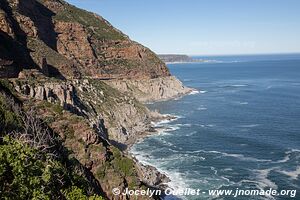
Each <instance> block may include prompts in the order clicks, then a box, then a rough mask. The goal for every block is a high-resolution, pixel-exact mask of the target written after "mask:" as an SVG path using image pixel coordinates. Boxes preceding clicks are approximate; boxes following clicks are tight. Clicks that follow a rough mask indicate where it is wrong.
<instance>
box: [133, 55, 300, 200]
mask: <svg viewBox="0 0 300 200" xmlns="http://www.w3.org/2000/svg"><path fill="white" fill-rule="evenodd" d="M197 58H203V59H210V60H213V61H217V62H211V63H189V64H172V65H169V68H170V70H171V72H172V74H173V75H175V76H177V77H178V78H179V79H180V80H181V81H182V82H183V83H184V84H185V85H186V86H189V87H193V88H195V89H197V90H198V91H199V92H198V93H194V94H192V95H188V96H185V97H183V98H179V99H176V100H171V101H166V102H159V103H154V104H149V105H148V106H149V108H150V109H153V110H154V109H157V110H159V111H160V112H161V113H164V114H172V115H176V116H178V119H177V120H174V121H169V122H167V121H164V122H161V123H157V124H155V126H157V127H161V128H163V130H162V131H160V132H159V133H158V134H157V135H152V136H149V137H147V138H146V139H144V140H143V141H141V142H139V143H137V144H135V145H134V146H133V148H132V149H131V152H132V153H133V155H134V156H135V157H136V158H137V159H138V160H140V161H141V162H142V163H144V164H149V165H152V166H155V167H156V168H158V169H159V170H160V171H162V172H163V173H165V174H167V175H168V176H169V177H170V179H171V182H170V184H169V186H170V187H172V188H174V189H182V188H193V189H201V190H203V191H208V190H214V189H232V190H235V189H236V188H239V189H268V188H272V189H277V190H282V189H289V190H297V194H296V197H294V198H290V196H277V197H272V196H268V195H265V196H239V197H236V198H234V197H232V196H219V197H216V196H210V195H208V193H207V192H206V193H203V194H201V195H198V196H191V195H189V196H177V198H180V199H199V200H201V199H300V194H299V193H300V175H299V174H300V55H299V54H293V55H260V56H254V55H253V56H225V57H224V56H223V57H222V56H220V57H197ZM166 199H176V197H170V196H169V197H166Z"/></svg>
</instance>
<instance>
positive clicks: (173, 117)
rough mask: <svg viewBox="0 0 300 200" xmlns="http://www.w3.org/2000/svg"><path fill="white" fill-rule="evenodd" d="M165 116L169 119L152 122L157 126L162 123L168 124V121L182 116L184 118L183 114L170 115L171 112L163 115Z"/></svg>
mask: <svg viewBox="0 0 300 200" xmlns="http://www.w3.org/2000/svg"><path fill="white" fill-rule="evenodd" d="M163 116H164V117H165V118H167V119H163V120H161V121H158V122H151V124H152V126H154V127H157V126H160V125H162V124H168V123H171V122H173V121H176V120H178V119H180V118H183V117H182V116H178V115H169V114H165V115H163Z"/></svg>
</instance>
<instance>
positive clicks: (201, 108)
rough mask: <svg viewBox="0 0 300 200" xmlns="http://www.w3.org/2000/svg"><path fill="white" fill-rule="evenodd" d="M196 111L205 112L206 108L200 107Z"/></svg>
mask: <svg viewBox="0 0 300 200" xmlns="http://www.w3.org/2000/svg"><path fill="white" fill-rule="evenodd" d="M197 110H207V108H205V107H202V106H200V107H199V108H197Z"/></svg>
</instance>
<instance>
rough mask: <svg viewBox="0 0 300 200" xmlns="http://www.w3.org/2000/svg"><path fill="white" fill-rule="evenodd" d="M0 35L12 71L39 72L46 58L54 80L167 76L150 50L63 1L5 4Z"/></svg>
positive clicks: (4, 57)
mask: <svg viewBox="0 0 300 200" xmlns="http://www.w3.org/2000/svg"><path fill="white" fill-rule="evenodd" d="M0 30H1V33H0V38H1V41H2V42H1V46H2V47H1V56H0V59H1V60H4V61H10V62H13V65H14V67H16V68H17V69H16V71H21V70H22V69H23V68H36V67H38V68H40V69H42V68H43V61H42V60H43V58H45V59H46V61H47V64H46V65H47V66H46V67H48V68H50V69H49V71H50V73H52V75H53V76H59V75H61V76H63V77H66V78H68V77H74V76H78V75H79V74H81V75H82V76H90V77H95V78H101V79H106V78H155V77H159V76H169V75H170V73H169V71H168V69H167V67H166V66H165V65H164V63H163V62H162V61H160V60H159V59H158V58H157V57H156V55H155V54H154V53H153V52H152V51H150V50H149V49H148V48H146V47H144V46H142V45H140V44H138V43H136V42H133V41H131V40H130V39H129V38H128V37H127V36H126V35H124V34H123V33H121V32H120V31H119V30H117V29H115V28H114V27H113V26H112V25H111V24H109V23H108V22H107V21H106V20H105V19H103V18H102V17H100V16H98V15H96V14H94V13H90V12H87V11H84V10H81V9H79V8H76V7H74V6H72V5H70V4H68V3H66V2H64V1H60V0H40V1H37V0H22V1H21V0H3V1H1V8H0ZM2 66H3V65H2ZM13 75H16V73H12V74H11V76H13Z"/></svg>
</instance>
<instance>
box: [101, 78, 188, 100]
mask: <svg viewBox="0 0 300 200" xmlns="http://www.w3.org/2000/svg"><path fill="white" fill-rule="evenodd" d="M106 83H107V84H109V85H110V86H112V87H114V88H116V89H118V90H120V91H123V92H126V93H128V94H130V95H133V96H134V97H135V98H136V99H138V100H139V101H141V102H153V101H163V100H168V99H172V98H176V97H179V96H182V95H185V94H188V93H190V92H192V91H193V89H191V88H187V87H185V86H183V84H182V83H181V82H180V81H179V80H178V79H177V78H176V77H174V76H167V77H159V78H155V79H146V80H140V79H137V80H110V81H106Z"/></svg>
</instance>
